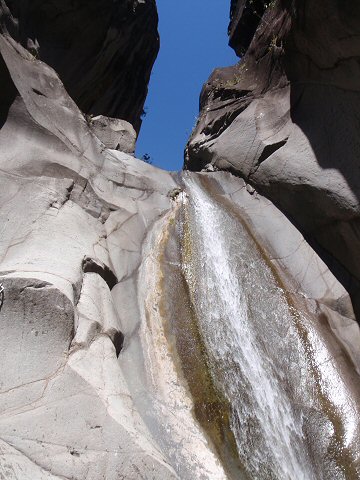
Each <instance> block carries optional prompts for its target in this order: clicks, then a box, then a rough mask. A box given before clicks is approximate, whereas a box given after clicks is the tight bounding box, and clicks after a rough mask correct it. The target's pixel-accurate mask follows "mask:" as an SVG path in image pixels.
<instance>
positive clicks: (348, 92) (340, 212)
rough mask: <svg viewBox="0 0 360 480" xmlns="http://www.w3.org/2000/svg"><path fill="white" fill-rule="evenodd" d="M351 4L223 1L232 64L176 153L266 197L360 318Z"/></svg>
mask: <svg viewBox="0 0 360 480" xmlns="http://www.w3.org/2000/svg"><path fill="white" fill-rule="evenodd" d="M359 35H360V6H359V4H358V2H356V1H352V0H346V1H339V0H323V1H321V2H319V1H317V0H310V1H303V0H294V1H290V0H274V1H269V2H265V1H263V0H253V1H245V0H237V1H236V0H233V1H232V2H231V23H230V27H229V36H230V44H231V46H232V47H233V48H234V49H235V51H236V52H237V54H238V55H240V56H241V57H242V58H241V61H240V62H239V64H237V65H235V66H234V67H228V68H223V69H217V70H215V71H214V72H213V74H212V75H211V77H210V78H209V80H208V81H207V83H206V84H205V85H204V87H203V90H202V93H201V100H200V103H201V112H200V116H199V120H198V123H197V126H196V128H195V130H194V132H193V134H192V137H191V139H190V141H189V144H188V146H187V150H186V160H185V167H186V168H188V169H190V170H201V169H204V168H205V169H206V168H207V169H210V170H213V169H215V170H217V169H219V170H229V171H231V172H233V173H234V174H236V175H238V176H240V177H242V178H243V179H245V180H246V182H247V183H248V184H249V185H250V186H252V187H253V188H255V189H256V190H258V191H259V192H261V193H262V194H264V195H265V196H266V197H267V198H269V199H271V200H272V201H273V202H274V203H275V204H276V205H277V206H278V207H279V208H280V209H281V210H282V211H283V212H284V213H285V214H286V215H287V216H288V217H289V218H290V219H291V220H292V221H293V222H294V223H295V224H296V225H297V226H298V228H300V229H301V231H302V232H303V234H304V235H305V236H306V238H307V239H308V241H310V242H311V244H312V245H313V246H314V248H315V249H316V250H317V252H318V253H319V254H320V255H321V256H322V258H323V259H324V260H325V261H326V263H327V264H328V265H329V266H330V268H331V269H332V271H333V272H334V273H335V275H336V276H337V277H338V278H339V279H340V281H341V282H342V283H343V285H344V286H345V287H346V288H347V289H348V291H350V292H351V295H352V299H353V302H354V305H355V307H356V310H357V312H358V313H360V310H359V308H360V290H359V280H360V256H359V253H358V252H359V247H360V236H359V225H360V224H359V213H360V206H359V194H360V191H359V185H360V178H359V175H360V164H359V152H360V133H359V132H360V128H359V127H360V119H359V113H358V112H359V106H360V36H359Z"/></svg>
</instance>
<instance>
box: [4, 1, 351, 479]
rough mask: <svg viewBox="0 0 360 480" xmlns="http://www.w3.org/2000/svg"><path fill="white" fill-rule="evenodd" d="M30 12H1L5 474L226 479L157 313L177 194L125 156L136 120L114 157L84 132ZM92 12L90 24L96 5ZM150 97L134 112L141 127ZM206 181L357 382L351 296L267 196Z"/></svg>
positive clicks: (95, 133) (217, 178)
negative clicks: (313, 314) (319, 322)
mask: <svg viewBox="0 0 360 480" xmlns="http://www.w3.org/2000/svg"><path fill="white" fill-rule="evenodd" d="M125 3H126V2H115V3H114V5H112V8H114V9H116V8H119V9H121V8H125ZM12 5H13V4H12ZM26 5H27V4H26ZM26 5H25V2H24V4H22V3H19V4H18V5H17V6H15V5H13V6H12V9H11V12H10V11H9V10H7V9H6V6H5V4H4V2H3V3H2V4H1V7H0V9H1V14H2V17H1V28H2V30H1V31H2V33H1V34H0V52H1V56H0V79H1V81H2V85H3V86H4V88H3V89H2V91H1V92H0V225H1V239H0V343H1V349H2V352H3V357H2V365H1V368H0V432H1V433H0V477H1V476H2V477H4V478H6V479H14V480H15V479H16V478H22V479H24V480H30V479H31V480H33V479H40V480H47V479H49V480H53V479H58V478H76V479H78V478H79V479H80V478H85V477H86V478H87V479H89V480H99V479H100V478H105V479H106V480H117V479H119V478H126V479H129V480H135V479H138V478H140V477H141V478H146V479H149V480H150V479H161V480H170V479H179V478H181V479H182V480H193V479H209V480H210V479H211V480H223V479H225V478H227V474H226V473H225V471H224V468H223V466H222V465H221V464H220V463H219V461H218V458H217V454H216V453H215V452H214V449H213V448H212V446H211V444H210V442H209V439H208V438H207V436H206V435H205V433H204V431H203V430H202V428H201V427H200V425H199V423H198V422H197V421H196V420H195V419H194V416H193V410H194V401H193V399H192V397H191V395H190V394H189V391H188V388H187V385H186V382H185V380H184V378H183V374H182V372H181V369H180V367H179V364H178V361H177V360H176V355H175V354H174V345H173V343H172V341H170V340H169V339H168V337H167V329H166V325H167V324H166V321H165V320H166V319H165V314H164V310H163V307H164V303H166V302H165V301H164V298H163V296H164V294H165V290H164V289H163V288H162V286H163V285H164V277H163V275H162V267H164V265H165V264H166V266H167V268H168V267H169V266H170V267H173V266H174V265H173V264H172V263H171V262H172V261H174V262H173V263H174V264H175V267H176V268H179V264H177V265H176V262H178V260H179V259H178V258H177V257H176V258H175V259H174V258H172V257H171V258H170V256H168V257H167V256H166V255H165V254H164V245H165V244H166V242H167V241H171V239H172V237H171V235H173V234H174V232H176V229H175V227H174V225H175V223H176V212H177V211H178V210H179V208H180V204H181V201H182V199H183V198H184V195H185V193H184V192H183V185H181V184H179V182H180V180H179V178H178V177H175V175H172V174H170V173H169V172H165V171H162V170H160V169H158V168H156V167H154V166H152V165H149V164H146V163H145V162H143V161H141V160H138V159H136V158H134V157H133V156H132V155H130V154H129V153H127V152H126V151H125V150H126V149H127V150H128V151H131V149H132V145H133V139H134V136H133V130H132V129H131V127H130V126H129V125H128V124H124V122H123V121H121V120H119V121H118V120H113V119H111V120H108V119H107V120H106V121H105V120H104V117H102V118H101V120H99V121H100V122H101V123H103V120H104V123H106V122H109V123H110V124H112V125H113V124H114V122H115V123H118V122H119V124H121V128H123V127H125V129H126V131H127V132H128V133H129V137H127V139H126V140H124V147H122V148H121V149H122V151H119V150H114V149H113V148H107V146H108V145H110V146H111V147H114V145H115V144H114V143H113V140H112V139H113V138H114V136H115V134H114V136H113V133H112V132H111V135H110V140H108V138H109V137H107V136H106V135H105V136H104V134H105V133H106V134H109V133H110V132H109V131H107V130H106V129H105V130H104V129H103V128H102V127H101V128H100V129H96V128H95V129H94V128H92V127H91V126H90V125H89V122H88V121H87V119H86V118H85V117H84V115H83V113H82V112H81V111H80V109H79V107H78V105H77V103H78V104H81V100H79V98H78V97H77V95H75V94H74V93H72V91H71V85H72V81H70V80H71V79H70V80H69V79H68V80H67V81H65V80H64V82H65V84H67V88H68V90H69V93H70V95H71V96H72V97H73V99H72V98H71V96H70V95H69V94H68V92H67V91H66V89H65V87H64V84H63V83H62V81H61V79H60V78H59V76H58V74H57V73H56V71H55V70H54V69H53V68H52V67H51V66H49V64H51V65H52V66H54V67H55V68H56V70H59V71H60V72H61V65H60V64H59V65H58V64H57V63H56V61H55V60H56V58H55V56H54V52H53V51H51V52H50V53H51V54H50V53H49V57H48V58H47V57H45V56H44V55H45V54H44V52H46V51H47V50H46V49H47V48H49V49H50V46H48V47H46V45H47V40H46V39H47V36H46V35H47V34H46V32H43V36H42V35H40V34H39V33H36V35H35V34H34V37H35V38H33V36H32V35H29V31H30V30H31V28H32V26H33V28H34V29H35V26H34V24H33V23H32V22H33V21H34V15H35V13H36V12H37V11H38V10H37V9H40V10H41V11H42V8H44V9H45V10H46V8H47V7H46V6H47V5H48V4H47V3H46V2H45V3H44V2H42V3H41V4H40V3H38V2H34V3H33V4H31V5H30V4H29V5H28V8H29V10H28V12H27V15H26V17H24V10H22V9H23V7H24V6H26ZM74 5H75V4H74ZM79 5H80V3H79V4H78V3H76V5H75V6H76V8H77V7H79ZM81 5H82V4H81ZM84 5H85V4H84ZM84 5H82V6H83V7H84ZM146 5H148V7H149V8H150V12H153V10H152V8H153V7H151V5H153V3H152V2H147V1H145V2H144V1H143V2H127V3H126V12H128V14H129V15H130V17H131V18H130V20H126V19H124V21H125V23H126V22H127V23H128V25H130V26H132V27H131V28H133V26H134V25H133V24H132V21H133V20H134V21H135V20H136V18H138V16H137V15H138V13H139V12H143V13H145V12H149V11H148V10H146V8H148V7H146ZM42 6H43V7H42ZM105 6H106V5H105ZM105 6H103V8H105ZM107 6H108V7H109V8H110V6H109V5H107ZM85 7H87V8H88V9H90V11H91V12H90V13H91V15H95V14H96V13H97V12H98V7H99V3H98V2H91V3H89V2H87V3H86V5H85ZM85 7H84V8H85ZM53 8H54V9H55V10H56V9H60V10H61V12H60V13H61V15H60V17H59V20H58V23H57V21H56V19H55V20H54V22H55V25H56V28H55V32H57V33H58V34H59V38H60V40H62V41H63V40H64V37H63V36H62V33H63V31H62V30H61V25H62V24H63V23H64V22H63V21H62V20H61V18H62V15H63V14H64V15H65V13H66V12H65V11H64V12H63V11H62V7H59V6H57V7H55V6H53V5H52V6H51V8H50V7H49V10H48V11H47V12H48V13H47V14H48V15H50V16H52V15H53V14H54V10H52V9H53ZM92 8H94V10H92ZM99 8H100V7H99ZM127 8H129V9H130V10H128V9H127ZM137 9H139V10H137ZM142 9H145V10H142ZM56 11H57V10H56ZM70 11H72V10H70ZM81 11H83V10H81ZM129 12H130V13H129ZM90 13H89V14H90ZM107 14H108V12H107V13H106V15H107ZM106 15H105V16H106ZM35 17H36V15H35ZM14 18H19V19H20V20H19V22H18V24H17V23H16V22H14ZM24 18H29V19H30V20H31V21H30V20H29V23H28V25H27V26H26V25H25V24H24ZM45 18H48V17H45ZM51 18H52V17H51ZM75 18H78V17H77V15H75ZM142 19H143V20H144V17H142ZM148 20H149V22H150V24H151V22H152V21H153V17H152V16H151V15H150V17H149V18H148ZM89 22H90V21H89ZM100 24H101V22H100ZM4 25H6V28H5V27H4ZM70 25H72V24H71V22H70ZM88 25H92V21H91V22H90V23H89V24H88ZM41 26H42V24H41V22H39V24H37V25H36V28H37V29H40V30H41V28H40V27H41ZM69 28H70V27H69ZM149 28H150V29H151V26H150V27H149ZM40 30H38V31H40ZM100 30H101V29H100ZM38 31H37V32H38ZM102 31H103V30H102ZM9 33H11V35H9ZM125 33H126V32H125ZM99 35H100V33H99ZM20 37H21V38H20ZM115 37H116V38H118V37H117V35H115ZM56 38H57V37H56ZM69 38H71V36H70V37H69ZM81 38H82V37H81ZM144 38H145V39H146V35H144ZM22 39H24V42H23V40H22ZM29 39H32V41H33V43H31V42H30V41H28V40H29ZM25 40H26V41H25ZM81 41H83V40H81ZM142 41H143V40H140V39H139V42H140V43H139V44H141V42H142ZM144 41H145V40H144ZM105 43H106V42H105ZM130 43H131V42H130ZM110 44H111V42H110ZM106 45H107V46H106V48H105V47H104V48H105V53H109V50H108V48H110V46H109V45H108V43H106ZM117 45H118V43H117V41H115V44H114V48H115V47H116V46H117ZM137 45H138V44H137ZM24 46H26V48H25V47H24ZM85 47H86V45H85V44H84V48H85ZM88 48H90V47H89V46H88ZM111 48H112V47H111ZM111 48H110V50H111ZM149 48H150V49H151V48H152V47H151V46H149ZM29 50H31V51H29ZM50 50H51V49H50ZM50 50H49V51H50ZM65 50H67V49H66V48H65ZM90 50H91V49H90ZM90 50H89V51H90ZM76 51H77V50H76V48H75V49H74V53H75V52H76ZM101 51H102V52H103V53H104V51H103V50H101ZM151 51H152V50H151ZM67 53H68V54H69V55H70V52H67ZM64 55H65V54H64ZM144 55H146V52H144ZM105 56H106V55H105ZM150 56H151V55H150ZM80 57H81V55H80ZM60 58H61V55H60V56H59V61H60ZM63 58H64V60H63V61H64V62H65V64H67V62H70V60H69V58H72V57H66V56H65V57H63ZM81 58H82V57H81ZM149 58H150V57H149ZM51 59H52V60H53V61H54V63H52V61H51ZM65 59H66V61H65ZM44 60H45V61H46V62H47V63H45V61H44ZM102 62H103V60H102V61H101V62H100V63H101V65H100V66H99V68H100V67H101V68H100V70H101V71H102V73H101V75H100V70H97V67H96V68H95V67H94V69H95V70H96V72H93V73H94V77H92V76H91V75H90V74H89V75H90V76H88V75H85V77H86V79H84V82H85V83H86V85H88V83H87V82H88V81H89V82H90V77H91V79H92V80H94V82H95V78H96V79H99V76H100V77H101V78H103V75H104V76H105V77H104V78H105V79H106V78H107V73H106V71H103V70H102V68H103V67H104V65H105V63H106V62H105V63H102ZM75 63H76V62H75ZM80 63H81V62H80ZM80 63H79V64H76V65H75V64H74V65H72V67H73V68H74V71H73V74H74V77H72V78H73V79H74V78H75V77H76V73H74V72H76V69H77V68H79V65H80ZM136 65H137V64H136ZM147 65H148V64H147ZM143 67H144V66H141V69H142V68H143ZM145 67H146V68H148V66H145ZM129 68H130V67H129ZM139 68H140V66H139ZM131 70H132V71H133V70H134V74H135V75H138V72H137V73H136V68H135V67H133V66H131ZM110 73H111V72H109V74H110ZM85 80H86V81H85ZM96 81H97V80H96ZM67 82H68V83H67ZM85 83H83V84H82V85H81V92H84V95H85V94H86V95H85V96H86V102H89V103H91V101H90V98H93V97H92V96H93V94H94V92H93V91H91V92H90V93H91V94H89V93H88V92H89V90H87V89H86V88H85V87H84V85H85ZM90 83H91V82H90ZM73 87H74V85H73ZM74 88H75V87H74ZM79 88H80V87H79ZM114 88H115V86H114ZM82 89H83V90H82ZM110 90H111V89H110ZM136 91H137V90H136ZM111 92H113V90H111ZM111 92H110V97H111V98H113V97H112V93H111ZM131 92H133V90H131ZM87 95H89V96H87ZM110 97H109V98H110ZM75 100H76V102H75ZM84 101H85V100H84ZM128 101H129V102H130V103H131V101H132V97H131V95H129V99H127V100H126V101H124V102H123V104H124V105H125V106H126V105H127V107H129V105H130V103H128V104H127V102H128ZM142 101H143V100H142V97H141V95H140V97H139V100H136V102H135V104H134V105H133V110H131V112H132V114H131V115H132V116H133V118H135V122H134V123H135V124H136V118H137V117H138V113H139V112H138V109H139V108H138V107H139V105H140V104H141V102H142ZM86 102H85V103H86ZM139 102H140V103H139ZM100 103H101V105H106V101H105V99H104V98H103V99H102V100H101V102H100ZM120 103H121V102H120ZM120 103H119V104H120ZM82 108H83V107H82ZM99 108H100V107H99ZM114 108H115V107H114ZM83 110H85V111H87V109H86V108H83ZM91 110H92V107H91V108H90V111H91ZM98 113H100V112H98ZM104 113H105V114H109V115H110V114H112V113H113V112H108V111H106V112H104ZM131 115H130V117H131ZM122 118H125V119H127V120H129V118H128V117H127V116H124V117H122ZM110 130H111V127H110ZM116 135H118V133H116ZM108 142H109V143H108ZM130 145H131V148H130ZM115 146H117V145H115ZM207 163H208V162H207ZM209 168H210V167H209ZM203 176H205V177H206V178H209V182H212V187H211V188H212V189H213V192H214V195H215V196H216V195H221V196H222V197H224V199H226V201H228V202H232V203H233V204H234V205H235V204H236V205H237V207H239V208H240V207H241V208H242V209H243V213H244V215H245V216H246V217H247V218H248V219H249V220H248V221H249V223H251V225H252V226H253V229H254V232H255V235H256V236H257V237H258V238H259V241H261V242H262V243H263V244H264V248H266V249H267V251H268V254H269V255H270V256H271V261H272V262H273V263H274V265H275V267H276V268H277V269H278V270H279V272H281V275H282V276H283V278H284V282H285V283H286V285H287V288H288V289H289V291H291V292H292V293H293V294H294V295H295V296H298V297H299V298H301V299H303V298H305V297H306V305H307V307H309V308H310V307H311V308H312V309H313V310H314V311H315V310H316V309H317V310H318V311H321V312H322V313H323V314H324V315H325V317H326V319H327V321H328V323H329V325H330V328H331V331H332V332H333V333H332V338H333V341H334V342H335V344H336V346H337V347H336V348H337V349H338V350H340V349H341V348H342V349H344V350H345V351H346V352H347V354H348V356H349V357H350V358H351V359H352V362H353V364H354V366H351V367H349V368H348V371H347V373H348V374H349V376H350V375H353V376H356V375H357V374H356V371H355V370H356V368H359V366H358V362H359V357H358V352H359V348H358V343H359V330H358V327H357V325H356V324H355V323H354V321H353V319H352V317H353V315H352V307H351V302H350V300H349V297H348V295H347V293H346V291H345V290H344V288H343V287H342V286H341V285H340V284H339V282H337V280H336V279H335V278H334V277H333V275H332V274H331V272H329V270H328V269H327V267H326V265H325V264H324V263H323V262H322V261H321V260H320V259H319V258H318V257H317V256H316V254H315V253H314V252H313V250H312V249H311V247H310V246H309V245H308V244H307V243H306V241H305V240H304V238H303V237H302V236H301V234H300V233H299V232H298V231H297V230H296V228H295V227H294V226H293V225H292V224H291V223H290V222H289V220H288V219H287V218H286V217H285V216H284V215H283V214H282V213H281V212H280V211H279V210H278V209H277V208H276V207H275V206H274V205H273V204H272V203H271V202H270V201H269V200H266V199H265V198H264V197H262V196H260V195H258V194H257V193H256V191H254V190H253V191H252V195H250V194H249V192H248V191H247V188H246V185H245V183H244V182H243V181H241V180H239V179H238V178H235V177H233V176H232V175H230V174H228V173H223V172H216V173H208V174H203ZM175 178H176V179H175ZM180 183H181V182H180ZM348 204H349V207H348V208H349V209H350V208H351V201H350V200H349V202H348ZM265 211H266V212H268V214H267V215H264V212H265ZM274 225H275V226H276V228H274ZM170 228H171V229H172V230H171V232H172V234H170V233H169V229H170ZM279 232H281V235H280V233H279ZM173 240H174V239H173ZM174 241H175V240H174ZM2 288H3V291H1V290H2ZM299 302H300V300H299ZM182 305H183V304H182V303H180V307H182ZM341 355H342V353H341V354H340V353H339V358H340V357H341ZM341 358H342V357H341ZM336 361H337V360H336ZM354 385H355V381H354ZM354 388H355V387H354Z"/></svg>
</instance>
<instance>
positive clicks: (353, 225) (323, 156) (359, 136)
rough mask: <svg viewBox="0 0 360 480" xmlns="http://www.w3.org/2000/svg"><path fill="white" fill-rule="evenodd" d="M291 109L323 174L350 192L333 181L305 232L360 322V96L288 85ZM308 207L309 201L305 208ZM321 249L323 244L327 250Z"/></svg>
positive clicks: (313, 86) (333, 89) (315, 86)
mask: <svg viewBox="0 0 360 480" xmlns="http://www.w3.org/2000/svg"><path fill="white" fill-rule="evenodd" d="M290 104H291V120H292V122H293V123H294V124H296V125H297V126H298V127H299V128H300V129H301V131H302V132H303V133H304V135H305V136H306V138H307V140H308V142H309V144H310V147H311V149H312V151H313V154H314V157H315V158H316V161H317V162H318V165H319V166H320V167H321V169H323V170H334V171H336V172H338V173H340V175H341V176H342V177H343V179H344V180H345V182H346V184H347V185H348V187H349V189H348V190H347V191H346V189H344V186H343V185H341V183H338V184H337V183H336V176H334V178H333V179H331V184H330V183H329V190H328V191H327V192H325V197H324V192H322V193H321V192H320V193H321V194H320V193H319V195H318V199H319V202H320V203H321V204H322V205H321V206H320V205H318V204H317V202H315V201H313V203H314V205H313V208H314V209H315V210H314V211H317V210H318V208H319V207H320V210H319V211H323V217H322V218H319V219H318V222H317V223H318V226H317V227H315V230H313V231H312V232H311V229H310V235H308V236H307V240H308V241H309V243H311V244H312V246H313V248H314V249H315V250H316V251H317V252H318V254H319V255H320V256H321V257H322V258H323V260H324V261H325V263H326V264H327V265H328V267H329V268H330V270H331V271H332V272H333V273H334V275H335V276H336V277H337V278H338V280H339V281H340V282H341V283H342V284H343V285H344V287H345V288H346V289H347V290H348V291H349V293H350V295H351V297H352V301H353V304H354V309H355V312H356V316H357V318H358V319H360V280H359V273H360V255H358V256H356V255H355V256H354V251H356V250H357V251H359V249H360V218H359V216H358V213H357V211H358V205H359V203H360V162H359V155H360V113H359V112H360V92H355V91H349V90H344V89H341V88H338V87H335V86H332V85H319V84H310V83H308V84H305V83H304V84H301V83H299V84H296V83H294V84H291V95H290ZM315 175H316V174H315ZM344 190H345V191H344ZM326 194H327V195H328V197H327V196H326ZM316 197H317V194H316V193H315V194H314V198H316ZM344 197H345V198H346V201H345V202H344ZM311 203H312V199H311V198H310V199H309V205H310V206H311ZM309 205H307V207H308V208H310V207H309ZM318 213H319V212H318ZM311 214H312V213H311V211H310V210H309V215H310V216H311ZM322 221H323V225H321V222H322ZM319 242H320V243H319ZM321 244H322V245H326V250H325V249H324V248H323V247H322V246H321ZM350 245H352V248H349V246H350ZM357 246H358V247H359V249H357ZM335 252H337V253H338V255H336V253H335ZM336 258H337V260H336ZM338 260H340V261H338Z"/></svg>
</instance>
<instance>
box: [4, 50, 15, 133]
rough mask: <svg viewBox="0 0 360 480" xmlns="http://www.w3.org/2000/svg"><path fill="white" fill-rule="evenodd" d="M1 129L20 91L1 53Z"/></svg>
mask: <svg viewBox="0 0 360 480" xmlns="http://www.w3.org/2000/svg"><path fill="white" fill-rule="evenodd" d="M0 85H1V89H0V129H1V128H2V127H3V126H4V124H5V122H6V120H7V117H8V113H9V110H10V107H11V105H12V104H13V102H14V100H15V98H16V96H17V94H18V91H17V89H16V87H15V85H14V82H13V81H12V79H11V76H10V73H9V70H8V68H7V66H6V64H5V62H4V59H3V58H2V56H1V55H0Z"/></svg>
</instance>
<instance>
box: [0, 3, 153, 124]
mask: <svg viewBox="0 0 360 480" xmlns="http://www.w3.org/2000/svg"><path fill="white" fill-rule="evenodd" d="M1 4H2V7H1V15H0V22H1V26H2V29H3V31H4V32H6V33H7V34H9V35H11V36H12V37H13V39H14V40H16V41H17V42H18V43H19V44H21V45H22V46H23V47H24V48H26V49H27V50H28V51H29V52H31V53H32V54H33V55H34V57H35V58H37V59H40V60H42V61H44V62H45V63H47V64H48V65H49V66H50V67H52V68H54V69H55V70H56V72H57V73H58V75H59V77H60V79H61V80H62V82H63V83H64V85H65V88H66V90H67V92H68V93H69V94H70V96H71V97H72V98H73V100H74V101H75V102H76V103H77V105H78V106H79V108H80V109H81V110H82V111H83V112H85V113H87V114H92V115H106V116H109V117H116V118H122V119H124V120H127V121H128V122H130V123H131V124H132V125H133V126H134V127H135V129H136V130H137V131H139V128H140V125H141V114H142V111H143V105H144V101H145V97H146V94H147V86H148V82H149V78H150V73H151V69H152V65H153V63H154V60H155V58H156V55H157V52H158V49H159V38H158V33H157V22H158V17H157V11H156V5H155V0H122V1H113V0H104V1H102V2H100V1H99V0H75V1H73V0H62V1H61V2H53V1H51V0H45V1H44V0H35V1H34V0H31V1H28V0H19V1H12V0H6V1H5V0H3V1H2V2H1Z"/></svg>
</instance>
